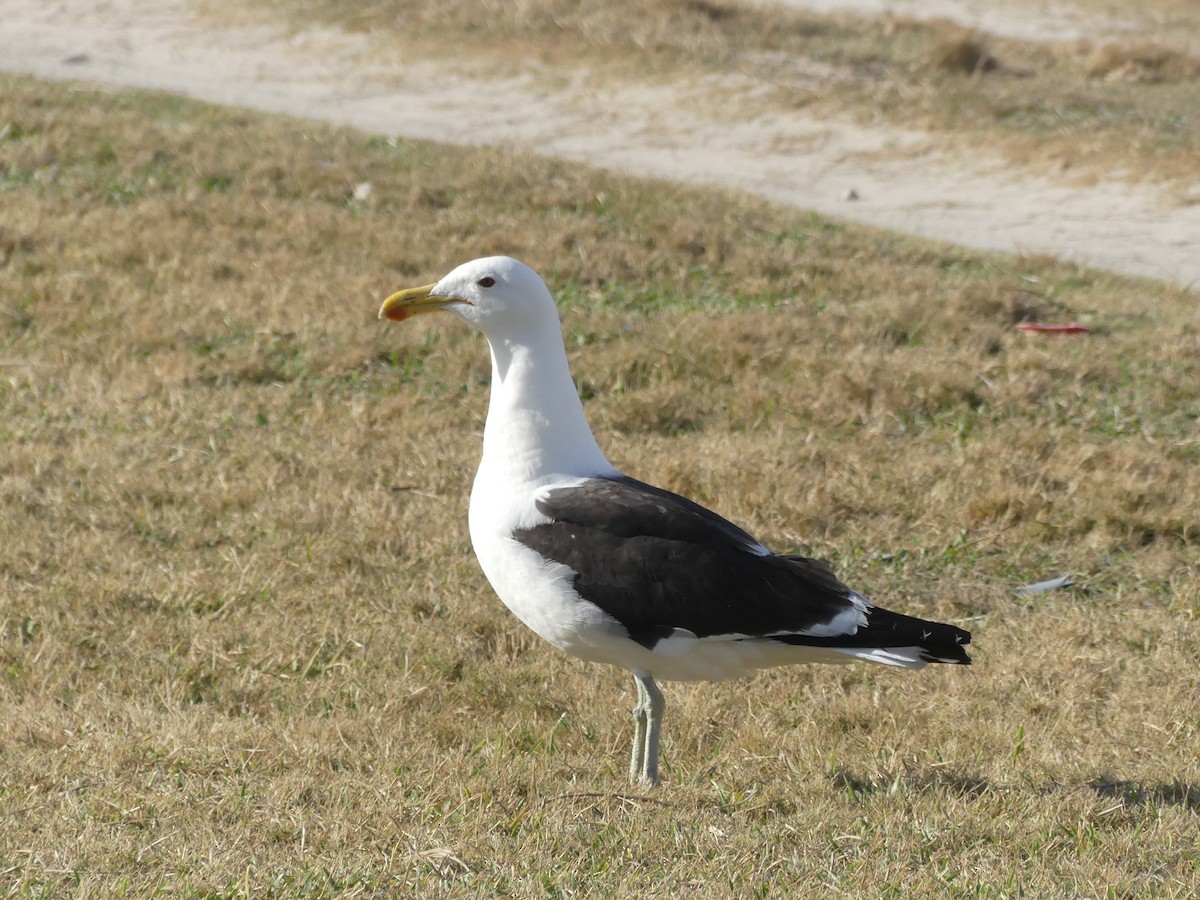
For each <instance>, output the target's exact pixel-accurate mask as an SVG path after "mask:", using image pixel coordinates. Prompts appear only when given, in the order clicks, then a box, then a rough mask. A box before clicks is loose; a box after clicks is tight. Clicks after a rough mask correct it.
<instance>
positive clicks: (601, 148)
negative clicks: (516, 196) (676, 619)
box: [0, 0, 1200, 285]
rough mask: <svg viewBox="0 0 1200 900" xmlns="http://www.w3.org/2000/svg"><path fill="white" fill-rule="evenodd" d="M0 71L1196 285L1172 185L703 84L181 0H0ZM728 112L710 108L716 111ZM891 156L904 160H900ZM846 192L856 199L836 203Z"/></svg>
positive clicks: (1199, 276)
mask: <svg viewBox="0 0 1200 900" xmlns="http://www.w3.org/2000/svg"><path fill="white" fill-rule="evenodd" d="M0 69H4V70H7V71H10V72H23V73H29V74H34V75H38V76H40V77H44V78H53V79H81V80H92V81H98V82H103V83H107V84H113V85H128V86H136V87H145V88H155V89H160V90H166V91H171V92H176V93H180V94H185V95H188V96H192V97H198V98H201V99H204V100H209V101H213V102H217V103H227V104H236V105H240V106H246V107H252V108H256V109H263V110H270V111H275V112H285V113H290V114H295V115H299V116H304V117H309V118H313V119H323V120H326V121H331V122H337V123H342V124H348V125H353V126H355V127H358V128H362V129H365V130H368V131H372V132H379V133H384V134H388V135H404V136H408V137H424V138H433V139H437V140H443V141H449V142H456V143H472V144H493V145H501V146H515V147H520V148H525V149H534V150H536V151H537V152H539V153H544V154H547V155H553V156H558V157H562V158H567V159H574V160H582V161H586V162H590V163H594V164H598V165H602V166H608V167H613V168H619V169H623V170H625V171H628V172H633V173H639V174H648V175H657V176H664V177H668V178H673V179H678V180H683V181H692V182H704V183H712V184H720V185H725V186H728V187H732V188H739V189H743V190H747V191H752V192H754V193H757V194H760V195H762V196H765V197H768V198H770V199H772V200H776V201H779V202H783V203H788V204H793V205H795V206H800V207H804V208H809V209H815V210H818V211H820V212H823V213H828V214H832V215H836V216H842V217H845V218H848V219H854V220H857V221H861V222H867V223H870V224H873V225H879V226H883V227H887V228H894V229H898V230H902V231H908V232H912V233H916V234H920V235H924V236H927V237H933V238H938V239H942V240H947V241H952V242H955V243H960V244H964V245H967V246H971V247H978V248H983V249H990V250H1001V251H1011V252H1021V253H1039V254H1041V253H1044V254H1051V255H1055V256H1061V257H1064V258H1069V259H1075V260H1079V261H1082V262H1086V263H1089V264H1091V265H1096V266H1100V267H1104V268H1109V269H1112V270H1115V271H1120V272H1126V273H1132V274H1138V275H1147V276H1151V277H1154V278H1160V279H1163V280H1167V281H1174V282H1177V283H1182V284H1188V285H1191V284H1197V283H1200V203H1197V202H1195V200H1196V198H1195V197H1192V198H1190V199H1191V202H1188V198H1184V197H1182V196H1180V195H1179V191H1178V189H1177V188H1176V189H1169V188H1168V189H1162V188H1156V187H1153V186H1142V185H1128V184H1122V183H1114V184H1107V185H1097V186H1092V187H1080V186H1077V185H1071V184H1069V183H1066V182H1062V183H1058V182H1055V181H1053V180H1050V179H1035V178H1029V177H1024V176H1015V175H1013V174H1012V173H1011V172H1008V171H1005V169H1004V167H1003V166H1002V165H1001V164H1000V162H999V161H990V162H989V161H984V162H980V161H979V160H978V159H974V160H972V161H970V162H967V161H966V160H961V159H955V158H951V157H950V156H948V155H947V154H946V153H945V152H943V151H942V150H940V149H939V148H938V147H937V146H936V145H935V143H934V141H933V140H932V139H931V138H930V137H929V136H928V135H924V134H921V133H917V132H904V131H900V130H897V129H893V128H888V127H878V128H863V127H861V126H858V125H854V124H852V123H849V122H830V121H818V120H816V119H814V118H812V117H810V116H807V115H805V114H804V113H803V112H796V113H788V114H786V115H784V114H773V115H769V116H757V117H753V118H748V119H745V120H744V121H737V122H729V121H723V122H718V121H715V120H712V119H708V118H706V117H705V114H704V113H703V112H702V111H703V110H705V109H708V108H710V104H709V103H708V102H690V103H689V102H688V97H689V96H693V95H694V94H697V93H703V92H707V91H711V90H721V91H723V92H725V93H726V94H732V95H734V96H736V95H737V94H739V93H744V94H746V95H752V94H753V93H754V92H755V91H756V90H758V89H759V86H758V85H755V84H754V83H753V82H750V81H734V80H730V79H726V80H724V81H722V83H720V84H717V83H715V82H714V83H712V84H701V85H696V84H691V85H688V86H686V87H685V86H669V85H667V86H633V85H628V84H616V83H605V84H600V85H597V84H595V83H594V81H593V80H592V79H587V78H583V77H576V78H573V79H563V78H562V77H561V73H547V72H539V71H530V72H529V73H527V74H523V75H521V76H519V77H504V78H491V77H487V75H486V73H479V74H476V75H474V76H472V75H471V74H470V73H469V72H468V73H463V72H461V71H460V72H459V74H457V75H455V76H448V75H447V73H446V67H445V66H444V65H438V66H434V65H430V64H422V63H411V64H407V65H404V66H403V67H402V66H401V65H400V64H399V63H396V64H387V65H385V64H382V63H381V57H380V55H379V54H377V53H373V52H372V47H371V43H370V39H369V38H367V37H363V36H359V35H343V34H340V33H335V32H329V31H313V32H306V33H304V34H301V35H299V36H295V37H289V36H287V35H286V34H284V33H283V32H281V31H278V30H276V29H273V28H264V27H252V28H247V27H229V28H224V27H222V28H215V27H214V26H213V25H212V24H211V23H209V22H201V21H200V20H198V19H196V18H195V17H194V16H193V15H192V14H191V11H190V7H189V4H188V2H187V0H107V2H104V0H101V2H96V0H0ZM731 105H732V104H726V108H729V107H730V106H731ZM896 150H903V152H901V153H897V152H895V151H896ZM851 190H853V191H854V192H855V194H856V195H857V197H858V199H856V200H848V199H846V198H847V195H848V192H849V191H851Z"/></svg>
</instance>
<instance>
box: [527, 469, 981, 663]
mask: <svg viewBox="0 0 1200 900" xmlns="http://www.w3.org/2000/svg"><path fill="white" fill-rule="evenodd" d="M537 508H538V510H539V511H540V512H541V513H543V514H544V515H546V516H548V517H549V518H551V519H552V520H553V521H552V522H550V523H547V524H544V525H537V526H535V527H533V528H528V529H522V530H520V531H518V532H517V533H516V534H515V535H514V536H515V538H516V539H517V540H518V541H520V542H521V543H523V544H525V545H526V546H528V547H530V548H531V549H533V550H536V551H537V552H539V553H541V554H542V555H543V556H546V557H549V558H551V559H554V560H555V561H557V562H560V563H562V564H563V565H566V566H567V567H569V568H570V569H571V570H572V571H574V572H575V573H576V575H575V585H574V586H575V590H576V591H578V593H579V594H580V596H582V597H583V598H584V599H586V600H588V601H589V602H591V603H594V604H596V606H598V607H600V608H601V609H602V610H604V611H605V612H606V613H608V614H609V615H611V616H612V617H613V618H614V619H616V620H617V621H618V622H620V623H621V624H622V625H623V626H624V627H625V629H626V630H627V631H628V632H629V635H630V637H631V638H632V639H633V640H635V641H637V642H639V643H641V644H643V645H644V646H646V647H651V648H652V647H654V645H655V644H657V643H658V641H660V640H662V639H663V638H665V637H667V636H668V635H670V634H671V633H672V632H673V631H674V630H675V629H676V628H683V629H687V630H688V631H690V632H692V633H693V634H695V635H696V636H697V637H708V636H711V635H726V634H728V635H742V636H745V637H770V638H773V639H775V640H779V641H781V642H784V643H791V644H811V645H813V646H827V647H899V646H914V645H915V646H929V645H930V644H931V643H934V644H937V645H938V648H937V652H936V653H933V651H932V649H931V653H933V655H931V656H930V657H929V658H930V660H931V661H934V660H940V658H941V657H942V656H947V655H953V656H955V657H956V658H955V659H954V661H956V662H957V661H966V656H965V654H964V653H963V651H962V649H961V647H959V646H958V645H959V644H963V643H966V642H967V641H969V640H970V635H969V634H967V632H964V631H961V630H960V629H957V628H953V627H952V626H949V625H939V624H937V623H932V622H924V621H922V620H920V619H913V618H911V617H908V616H900V615H898V614H895V613H888V612H887V611H886V610H880V609H878V608H870V610H869V619H868V622H867V624H865V625H862V626H861V627H857V628H855V627H853V626H851V627H848V628H846V629H845V633H844V634H841V633H837V634H826V635H820V633H819V632H820V631H821V626H824V625H829V624H830V623H831V622H833V621H834V619H836V618H837V617H838V616H839V615H844V616H846V618H845V619H844V621H846V622H853V621H854V620H855V619H859V618H860V616H858V615H856V614H855V611H856V608H859V604H860V603H861V600H858V598H857V597H856V596H855V595H853V592H852V591H851V590H850V589H849V588H848V587H846V585H844V584H842V583H841V582H840V581H839V580H838V579H837V577H836V576H835V575H834V574H833V571H832V570H831V569H830V568H829V567H828V566H827V565H826V564H825V563H823V562H821V561H820V560H816V559H809V558H806V557H802V556H776V555H773V554H771V553H770V552H769V551H768V550H767V549H766V548H765V547H763V546H762V545H761V544H760V543H759V542H758V541H756V540H755V539H754V538H753V537H751V536H750V535H749V534H747V533H746V532H745V531H743V530H742V529H741V528H738V527H737V526H736V525H734V524H733V523H732V522H729V521H728V520H726V519H724V518H722V517H721V516H718V515H717V514H716V513H713V512H711V511H710V510H707V509H705V508H704V507H702V506H700V505H699V504H697V503H694V502H692V501H691V500H688V499H687V498H685V497H680V496H679V495H677V494H673V493H671V492H670V491H665V490H663V489H661V488H657V487H653V486H652V485H648V484H643V483H642V482H640V481H636V480H634V479H632V478H627V477H621V478H616V479H609V478H592V479H588V480H586V481H584V482H582V483H580V484H578V485H575V486H571V487H562V488H554V489H551V490H548V491H546V492H545V493H544V495H542V496H541V497H540V498H539V499H538V501H537ZM852 597H854V598H855V599H852ZM814 630H815V631H817V632H818V634H816V635H814V634H813V631H814ZM841 630H842V629H839V631H841ZM943 644H945V645H948V646H947V647H942V646H941V645H943ZM955 651H956V654H955ZM957 657H962V659H961V660H960V659H958V658H957Z"/></svg>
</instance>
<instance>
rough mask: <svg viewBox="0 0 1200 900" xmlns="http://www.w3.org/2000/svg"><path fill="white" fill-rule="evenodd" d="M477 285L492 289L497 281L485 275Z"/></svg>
mask: <svg viewBox="0 0 1200 900" xmlns="http://www.w3.org/2000/svg"><path fill="white" fill-rule="evenodd" d="M475 283H476V284H477V285H479V286H480V287H491V286H492V285H494V284H495V283H496V279H495V278H493V277H492V276H491V275H484V276H483V277H482V278H480V279H479V280H478V281H477V282H475Z"/></svg>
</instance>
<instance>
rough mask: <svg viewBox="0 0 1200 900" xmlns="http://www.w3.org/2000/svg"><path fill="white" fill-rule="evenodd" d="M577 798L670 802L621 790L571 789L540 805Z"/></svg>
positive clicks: (667, 805) (663, 804)
mask: <svg viewBox="0 0 1200 900" xmlns="http://www.w3.org/2000/svg"><path fill="white" fill-rule="evenodd" d="M579 799H599V800H628V801H631V802H632V801H645V802H646V803H657V804H658V805H659V806H665V807H667V808H668V809H670V808H671V804H670V803H668V802H667V801H666V800H659V799H658V798H657V797H648V796H646V795H645V794H625V793H621V792H613V793H608V792H605V791H572V792H570V793H566V794H556V795H555V796H553V797H547V798H546V799H545V800H543V801H542V806H545V805H546V804H547V803H553V802H554V801H555V800H579Z"/></svg>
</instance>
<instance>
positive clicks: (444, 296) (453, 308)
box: [379, 256, 558, 340]
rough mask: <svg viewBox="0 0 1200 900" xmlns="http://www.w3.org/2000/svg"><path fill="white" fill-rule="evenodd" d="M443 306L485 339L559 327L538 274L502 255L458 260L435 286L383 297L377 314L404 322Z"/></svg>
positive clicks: (552, 300) (549, 297)
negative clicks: (470, 325) (464, 260)
mask: <svg viewBox="0 0 1200 900" xmlns="http://www.w3.org/2000/svg"><path fill="white" fill-rule="evenodd" d="M439 309H444V310H447V311H448V312H452V313H454V314H455V315H457V316H458V317H459V318H461V319H464V320H465V321H467V322H469V323H470V324H472V325H474V326H475V327H476V328H478V329H480V330H481V331H482V332H483V333H484V334H485V335H486V336H487V337H488V339H489V340H491V339H493V338H499V339H505V338H508V339H512V338H516V337H519V336H520V335H522V334H524V333H527V332H529V331H535V332H537V331H540V330H541V329H543V328H545V327H546V326H547V325H551V326H552V327H553V328H554V330H556V331H557V330H558V312H557V310H556V309H555V307H554V299H553V298H552V297H551V296H550V291H549V290H547V288H546V284H545V282H543V281H542V279H541V276H539V275H538V273H537V272H535V271H533V269H531V268H529V266H527V265H525V264H524V263H521V262H518V261H517V260H515V259H512V258H510V257H507V256H488V257H485V258H483V259H476V260H472V261H471V262H469V263H463V264H462V265H461V266H459V267H458V268H457V269H455V270H454V271H453V272H451V273H450V274H449V275H447V276H446V277H445V278H443V279H442V280H441V281H439V282H438V283H437V284H427V285H425V286H423V287H418V288H409V289H408V290H403V291H398V292H397V293H395V294H392V296H390V297H388V298H387V299H386V300H385V301H383V306H381V307H380V308H379V318H381V319H391V320H393V321H396V322H403V321H404V320H405V319H408V318H411V317H412V316H417V315H421V314H423V313H428V312H435V311H437V310H439Z"/></svg>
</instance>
